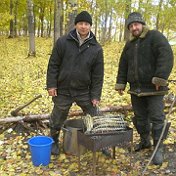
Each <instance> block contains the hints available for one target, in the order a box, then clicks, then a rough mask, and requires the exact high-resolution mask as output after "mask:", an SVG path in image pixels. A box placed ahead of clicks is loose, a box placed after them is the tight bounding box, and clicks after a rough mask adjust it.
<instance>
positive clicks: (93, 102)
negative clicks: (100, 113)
mask: <svg viewBox="0 0 176 176" xmlns="http://www.w3.org/2000/svg"><path fill="white" fill-rule="evenodd" d="M99 103H100V101H98V100H96V99H93V100H92V104H93V106H94V107H95V106H98V104H99Z"/></svg>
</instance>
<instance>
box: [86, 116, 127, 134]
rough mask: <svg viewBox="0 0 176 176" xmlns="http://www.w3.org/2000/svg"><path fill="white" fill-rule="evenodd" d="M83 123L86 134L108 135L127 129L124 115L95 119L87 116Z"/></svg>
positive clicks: (96, 117)
mask: <svg viewBox="0 0 176 176" xmlns="http://www.w3.org/2000/svg"><path fill="white" fill-rule="evenodd" d="M83 121H84V125H85V127H86V131H85V133H93V134H96V133H108V132H114V131H121V130H125V129H126V128H127V122H126V121H125V120H124V115H101V116H94V117H91V116H90V115H87V116H85V117H84V118H83Z"/></svg>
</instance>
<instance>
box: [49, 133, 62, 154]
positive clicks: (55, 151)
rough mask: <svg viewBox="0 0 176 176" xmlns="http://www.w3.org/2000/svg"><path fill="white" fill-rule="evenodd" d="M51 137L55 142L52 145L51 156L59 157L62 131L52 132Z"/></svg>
mask: <svg viewBox="0 0 176 176" xmlns="http://www.w3.org/2000/svg"><path fill="white" fill-rule="evenodd" d="M50 133H51V137H52V138H53V140H54V143H53V144H52V148H51V154H52V155H59V142H58V141H59V134H60V130H58V131H55V130H51V131H50Z"/></svg>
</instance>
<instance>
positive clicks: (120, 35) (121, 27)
mask: <svg viewBox="0 0 176 176" xmlns="http://www.w3.org/2000/svg"><path fill="white" fill-rule="evenodd" d="M119 28H120V32H119V42H121V41H122V35H123V18H122V17H120V27H119Z"/></svg>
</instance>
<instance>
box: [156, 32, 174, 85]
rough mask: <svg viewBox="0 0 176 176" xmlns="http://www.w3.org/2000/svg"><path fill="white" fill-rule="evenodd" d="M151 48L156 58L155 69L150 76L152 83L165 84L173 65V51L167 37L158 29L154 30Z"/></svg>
mask: <svg viewBox="0 0 176 176" xmlns="http://www.w3.org/2000/svg"><path fill="white" fill-rule="evenodd" d="M152 50H153V52H154V55H155V58H156V71H155V74H154V77H153V78H152V83H153V84H157V85H160V86H166V85H167V79H168V77H169V75H170V73H171V70H172V67H173V52H172V49H171V46H170V45H169V43H168V41H167V39H166V38H165V37H164V35H163V34H162V33H160V32H158V31H155V33H154V35H153V49H152Z"/></svg>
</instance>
